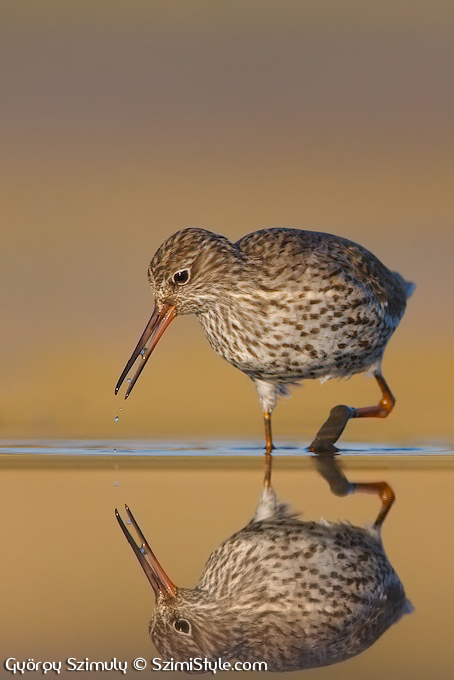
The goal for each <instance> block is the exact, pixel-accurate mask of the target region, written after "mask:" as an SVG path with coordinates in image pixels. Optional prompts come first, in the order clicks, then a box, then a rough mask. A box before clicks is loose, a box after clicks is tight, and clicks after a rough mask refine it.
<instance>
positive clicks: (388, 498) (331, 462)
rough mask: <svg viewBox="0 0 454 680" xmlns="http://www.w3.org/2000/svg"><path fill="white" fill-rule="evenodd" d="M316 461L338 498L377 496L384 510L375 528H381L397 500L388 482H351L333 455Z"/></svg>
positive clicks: (318, 468)
mask: <svg viewBox="0 0 454 680" xmlns="http://www.w3.org/2000/svg"><path fill="white" fill-rule="evenodd" d="M314 460H315V466H316V468H317V471H318V472H319V473H320V475H321V476H322V477H323V479H325V480H326V481H327V482H328V484H329V488H330V489H331V491H332V493H333V494H335V495H336V496H348V495H349V494H351V493H356V492H359V493H373V494H376V495H377V496H378V497H379V498H380V500H381V503H382V508H381V510H380V512H379V513H378V516H377V519H376V520H375V522H374V526H376V527H379V526H381V525H382V524H383V521H384V519H385V517H386V516H387V514H388V512H389V511H390V509H391V506H392V504H393V503H394V501H395V498H396V497H395V495H394V492H393V490H392V489H391V487H390V486H389V484H388V483H387V482H356V483H355V482H349V481H348V479H347V478H346V476H345V475H344V473H343V472H342V471H341V469H340V465H339V463H338V462H337V461H336V459H335V457H334V454H333V453H321V454H318V455H317V456H315V459H314Z"/></svg>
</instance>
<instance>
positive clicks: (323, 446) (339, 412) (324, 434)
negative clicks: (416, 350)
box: [309, 373, 396, 453]
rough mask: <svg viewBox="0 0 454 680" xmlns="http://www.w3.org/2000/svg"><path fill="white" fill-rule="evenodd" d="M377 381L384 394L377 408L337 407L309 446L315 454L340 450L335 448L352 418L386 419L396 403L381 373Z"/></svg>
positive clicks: (378, 374) (376, 377) (376, 376)
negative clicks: (335, 443)
mask: <svg viewBox="0 0 454 680" xmlns="http://www.w3.org/2000/svg"><path fill="white" fill-rule="evenodd" d="M375 379H376V380H377V382H378V385H379V387H380V389H381V392H382V398H381V399H380V401H379V403H378V404H377V405H376V406H366V407H364V408H352V407H351V406H343V405H342V406H335V407H334V408H333V409H331V413H330V414H329V418H328V420H327V421H326V422H325V423H324V424H323V425H322V426H321V428H320V429H319V431H318V432H317V434H316V436H315V439H314V441H313V442H312V444H311V445H310V446H309V451H312V452H313V453H334V452H335V451H337V450H338V449H337V448H336V447H335V446H334V442H336V441H337V440H338V439H339V437H340V436H341V434H342V432H343V431H344V429H345V426H346V424H347V423H348V421H349V420H350V418H386V416H388V415H389V414H390V413H391V411H392V409H393V406H394V404H395V403H396V400H395V398H394V397H393V395H392V393H391V390H390V389H389V387H388V385H387V383H386V381H385V379H384V377H383V376H382V374H381V373H375Z"/></svg>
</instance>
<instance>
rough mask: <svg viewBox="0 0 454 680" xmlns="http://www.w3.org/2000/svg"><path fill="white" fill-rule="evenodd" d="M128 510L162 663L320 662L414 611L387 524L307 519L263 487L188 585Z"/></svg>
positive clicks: (303, 665) (357, 646)
mask: <svg viewBox="0 0 454 680" xmlns="http://www.w3.org/2000/svg"><path fill="white" fill-rule="evenodd" d="M323 464H324V465H325V469H323V474H324V476H325V477H326V476H327V468H329V467H330V466H331V469H332V471H333V470H334V473H333V474H334V477H336V474H337V473H339V474H340V475H341V477H342V473H340V471H339V469H338V468H337V467H336V462H335V459H334V458H331V459H328V458H325V459H324V461H323ZM347 484H348V482H347ZM344 491H345V489H344ZM126 511H127V514H128V516H129V519H130V521H131V524H132V526H133V527H134V529H135V530H136V531H137V533H138V536H139V541H140V542H139V545H138V544H137V543H136V542H135V540H134V539H133V537H132V536H131V534H130V533H129V531H128V529H127V527H126V526H125V524H124V522H123V520H122V519H121V517H120V515H119V513H118V511H116V516H117V519H118V522H119V524H120V526H121V528H122V530H123V532H124V534H125V536H126V538H127V539H128V542H129V543H130V545H131V547H132V549H133V550H134V553H135V554H136V556H137V558H138V560H139V562H140V564H141V566H142V568H143V570H144V572H145V574H146V576H147V578H148V581H149V582H150V584H151V586H152V588H153V590H154V594H155V597H156V607H155V611H154V614H153V616H152V618H151V621H150V626H149V632H150V636H151V639H152V641H153V643H154V645H155V647H156V648H157V650H158V652H159V654H160V655H161V658H162V659H164V660H169V659H172V660H174V661H186V662H191V660H193V659H196V658H205V659H208V660H210V661H215V660H217V659H219V658H222V659H223V660H225V661H228V660H232V661H233V660H235V661H243V662H244V661H249V662H253V661H264V662H266V664H267V670H268V671H294V670H302V669H308V668H316V667H319V666H326V665H329V664H333V663H337V662H339V661H344V660H345V659H348V658H350V657H352V656H355V655H356V654H359V653H360V652H362V651H364V650H365V649H367V648H368V647H369V646H370V645H372V644H373V643H374V642H375V641H376V640H377V639H378V638H379V637H380V636H381V635H382V634H383V633H384V632H385V631H386V630H387V629H388V628H389V627H390V626H391V625H392V624H393V623H395V622H396V621H398V620H399V619H400V618H401V616H402V615H403V614H406V613H409V612H411V611H412V606H411V604H410V602H409V601H408V600H407V599H406V596H405V591H404V588H403V585H402V583H401V582H400V580H399V577H398V576H397V574H396V572H395V571H394V569H393V568H392V566H391V564H390V562H389V560H388V558H387V556H386V554H385V551H384V548H383V545H382V541H381V538H380V524H381V522H380V521H378V522H376V523H375V524H374V525H372V526H371V527H369V528H361V527H357V526H353V525H351V524H348V523H331V522H325V521H321V522H309V521H308V522H306V521H301V520H300V519H298V518H297V516H296V515H295V514H294V513H293V512H292V511H291V510H290V509H289V507H288V506H287V505H285V504H283V503H280V502H279V501H278V500H277V499H276V496H275V494H274V492H273V490H272V488H271V487H265V488H264V490H263V493H262V497H261V500H260V503H259V506H258V508H257V511H256V513H255V515H254V517H253V519H252V520H251V521H250V522H249V524H248V525H247V526H246V527H244V528H243V529H241V530H240V531H238V532H237V533H235V534H233V536H231V537H230V538H228V539H227V540H225V541H224V542H223V543H221V545H220V546H219V547H218V548H216V549H215V550H214V551H213V552H212V554H211V555H210V557H209V558H208V561H207V563H206V565H205V568H204V570H203V573H202V575H201V577H200V579H199V582H198V583H197V586H196V587H195V588H194V589H188V588H179V587H177V586H176V585H175V584H174V583H172V581H171V580H170V579H169V577H168V576H167V574H166V572H165V571H164V569H163V568H162V567H161V565H160V564H159V562H158V560H157V559H156V557H155V555H154V554H153V551H152V550H151V548H150V546H149V545H148V543H147V540H146V539H145V537H144V535H143V533H142V532H141V530H140V528H139V526H138V524H137V522H136V521H135V519H134V517H133V515H132V513H131V511H130V510H129V508H127V507H126ZM192 670H193V669H192Z"/></svg>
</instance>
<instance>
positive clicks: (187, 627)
mask: <svg viewBox="0 0 454 680" xmlns="http://www.w3.org/2000/svg"><path fill="white" fill-rule="evenodd" d="M173 627H174V628H175V630H176V631H177V632H178V633H183V635H190V634H191V624H190V623H189V621H188V620H187V619H177V620H176V621H174V622H173Z"/></svg>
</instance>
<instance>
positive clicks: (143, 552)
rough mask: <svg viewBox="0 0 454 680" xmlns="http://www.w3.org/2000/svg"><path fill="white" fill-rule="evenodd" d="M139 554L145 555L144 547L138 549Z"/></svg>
mask: <svg viewBox="0 0 454 680" xmlns="http://www.w3.org/2000/svg"><path fill="white" fill-rule="evenodd" d="M140 552H141V553H142V555H145V554H146V552H145V546H144V545H143V546H142V547H141V548H140Z"/></svg>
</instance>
